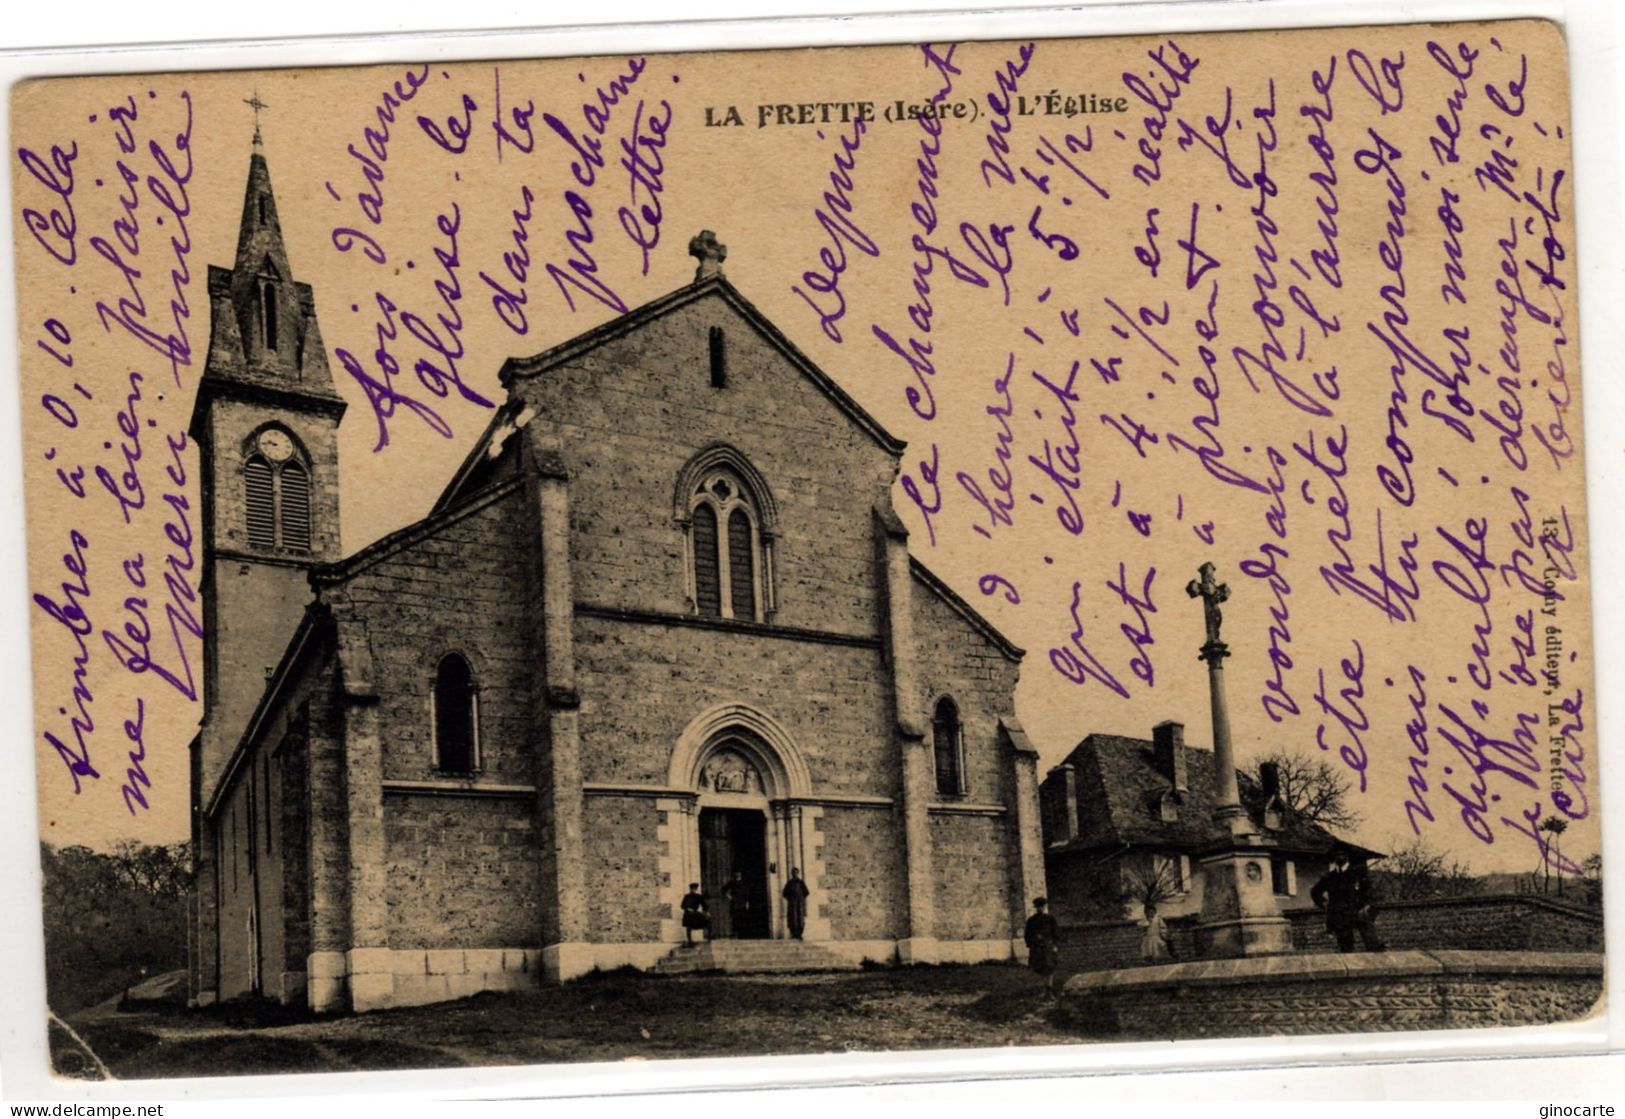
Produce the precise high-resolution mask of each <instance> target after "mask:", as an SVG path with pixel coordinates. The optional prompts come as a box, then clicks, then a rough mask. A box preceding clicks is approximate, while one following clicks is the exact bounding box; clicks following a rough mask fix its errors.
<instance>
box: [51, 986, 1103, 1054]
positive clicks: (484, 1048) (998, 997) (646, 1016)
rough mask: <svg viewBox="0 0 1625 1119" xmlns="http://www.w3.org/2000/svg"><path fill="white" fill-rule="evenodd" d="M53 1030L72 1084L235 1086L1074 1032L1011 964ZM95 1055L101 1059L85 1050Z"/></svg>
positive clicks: (1075, 1037)
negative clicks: (310, 1075)
mask: <svg viewBox="0 0 1625 1119" xmlns="http://www.w3.org/2000/svg"><path fill="white" fill-rule="evenodd" d="M69 1025H70V1026H71V1027H72V1029H73V1031H74V1032H75V1033H76V1034H77V1035H78V1038H79V1039H80V1040H81V1041H82V1043H83V1044H82V1045H80V1044H77V1043H75V1041H74V1039H73V1038H72V1037H71V1036H70V1035H69V1034H68V1033H67V1031H66V1030H61V1029H58V1028H56V1027H53V1029H52V1031H51V1034H52V1052H53V1056H54V1058H55V1060H56V1065H57V1068H58V1070H59V1071H60V1072H61V1073H62V1074H64V1075H70V1076H87V1077H91V1078H99V1077H100V1072H99V1070H98V1068H97V1067H96V1060H97V1059H99V1060H100V1062H101V1063H102V1064H103V1065H105V1067H106V1068H107V1069H109V1070H110V1071H111V1073H112V1075H114V1076H115V1077H120V1078H132V1077H162V1076H221V1075H240V1074H249V1073H273V1072H341V1071H357V1070H369V1069H412V1068H443V1067H460V1066H471V1065H530V1064H548V1063H554V1062H564V1061H615V1060H626V1059H629V1058H636V1059H645V1060H652V1059H660V1058H669V1057H716V1056H755V1055H764V1054H780V1055H787V1054H798V1053H832V1052H848V1051H853V1050H869V1051H876V1050H904V1049H943V1048H986V1047H993V1046H1006V1045H1056V1044H1068V1043H1076V1042H1079V1041H1083V1040H1086V1039H1085V1038H1083V1037H1081V1036H1080V1035H1079V1034H1078V1033H1077V1032H1076V1031H1075V1030H1072V1029H1069V1028H1067V1027H1066V1026H1065V1025H1064V1024H1063V1022H1062V1019H1061V1018H1060V1017H1059V1016H1058V1014H1057V1013H1056V1011H1055V1008H1054V1004H1053V1003H1052V1002H1051V1001H1050V1000H1049V999H1048V998H1047V997H1046V996H1045V995H1044V993H1043V990H1042V988H1041V985H1040V981H1039V980H1038V978H1037V977H1036V976H1034V975H1033V974H1032V973H1031V972H1029V971H1027V970H1025V969H1023V968H1019V967H1014V966H1010V965H982V966H974V967H968V966H943V967H916V968H907V969H896V970H874V971H863V972H835V973H822V974H806V975H780V976H724V975H710V976H695V977H683V978H676V977H663V976H650V975H644V974H642V973H638V972H626V973H619V972H618V973H613V974H609V975H593V976H588V977H586V978H584V979H581V980H579V981H577V982H575V983H571V984H568V985H566V986H563V987H552V988H544V989H542V990H537V991H528V992H523V993H513V994H485V995H478V996H475V997H474V998H470V999H464V1000H461V1001H459V1002H454V1003H445V1004H441V1005H437V1006H433V1007H418V1008H412V1009H404V1010H386V1011H377V1012H374V1013H370V1014H355V1015H343V1016H336V1017H323V1018H316V1017H312V1016H310V1015H308V1014H300V1013H294V1012H290V1011H288V1010H285V1009H282V1008H277V1007H265V1006H228V1007H213V1008H210V1009H208V1010H202V1011H197V1010H193V1011H188V1010H184V1009H182V1008H179V1007H172V1006H143V1007H140V1008H137V1009H125V1010H121V1009H119V1007H118V1003H117V1000H113V1001H110V1002H107V1003H103V1004H101V1005H100V1006H97V1007H93V1008H90V1009H88V1010H85V1011H82V1012H80V1013H78V1014H74V1015H71V1016H70V1018H69ZM86 1047H88V1049H89V1050H91V1051H93V1052H94V1057H92V1056H90V1055H89V1054H87V1053H86V1052H85V1051H84V1049H85V1048H86Z"/></svg>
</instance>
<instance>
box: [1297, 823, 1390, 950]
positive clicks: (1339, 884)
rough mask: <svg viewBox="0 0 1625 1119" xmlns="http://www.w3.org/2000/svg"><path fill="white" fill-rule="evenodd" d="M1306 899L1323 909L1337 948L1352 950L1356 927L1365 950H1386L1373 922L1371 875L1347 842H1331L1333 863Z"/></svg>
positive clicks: (1327, 925)
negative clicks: (1335, 939)
mask: <svg viewBox="0 0 1625 1119" xmlns="http://www.w3.org/2000/svg"><path fill="white" fill-rule="evenodd" d="M1309 900H1311V901H1313V902H1314V903H1315V905H1316V906H1317V907H1319V908H1321V909H1324V910H1325V911H1326V928H1327V930H1328V931H1329V932H1330V933H1331V934H1332V935H1333V936H1334V937H1336V938H1337V950H1338V951H1339V952H1352V951H1354V934H1355V932H1356V931H1358V932H1359V934H1360V942H1361V944H1362V945H1363V946H1364V948H1365V950H1366V951H1367V952H1386V951H1387V950H1388V948H1387V946H1386V945H1384V944H1383V942H1382V938H1381V937H1379V936H1378V935H1377V929H1376V926H1375V925H1373V924H1372V918H1373V917H1374V916H1375V913H1374V911H1373V909H1372V902H1373V901H1375V900H1376V899H1375V898H1374V897H1373V896H1372V892H1371V876H1370V875H1369V874H1368V873H1366V868H1365V861H1364V860H1363V859H1356V858H1354V852H1352V851H1350V850H1349V848H1348V846H1347V845H1346V844H1343V843H1334V844H1333V845H1332V865H1331V866H1330V868H1328V869H1327V871H1326V874H1325V876H1324V877H1323V878H1321V880H1320V881H1319V882H1316V883H1315V884H1314V886H1313V888H1311V889H1310V891H1309Z"/></svg>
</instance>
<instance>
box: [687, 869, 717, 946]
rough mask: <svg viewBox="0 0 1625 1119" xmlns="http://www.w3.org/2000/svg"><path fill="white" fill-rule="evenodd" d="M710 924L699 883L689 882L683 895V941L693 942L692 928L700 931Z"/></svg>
mask: <svg viewBox="0 0 1625 1119" xmlns="http://www.w3.org/2000/svg"><path fill="white" fill-rule="evenodd" d="M710 925H711V917H710V914H709V913H707V912H706V905H705V895H704V894H702V893H700V884H699V883H698V882H690V883H689V884H688V893H686V894H684V895H683V943H685V944H693V943H694V930H695V929H699V930H701V931H702V932H703V931H704V930H705V929H707V928H709V927H710Z"/></svg>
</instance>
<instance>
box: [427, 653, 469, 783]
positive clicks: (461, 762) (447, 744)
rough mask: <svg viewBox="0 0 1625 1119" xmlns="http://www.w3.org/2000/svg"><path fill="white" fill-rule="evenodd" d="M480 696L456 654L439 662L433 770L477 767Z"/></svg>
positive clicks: (436, 677) (462, 661)
mask: <svg viewBox="0 0 1625 1119" xmlns="http://www.w3.org/2000/svg"><path fill="white" fill-rule="evenodd" d="M479 715H480V696H479V691H478V689H476V688H475V686H474V673H473V671H472V670H471V669H470V668H469V667H468V662H467V661H466V660H464V659H463V658H462V656H461V655H460V654H458V653H447V654H446V655H445V656H444V657H441V658H440V664H439V666H438V667H437V668H436V669H435V676H434V758H435V762H434V766H435V768H436V769H437V770H439V771H440V772H442V773H473V772H474V771H475V770H476V769H477V768H478V767H479V744H480V743H479V737H480V736H479V727H480V718H479Z"/></svg>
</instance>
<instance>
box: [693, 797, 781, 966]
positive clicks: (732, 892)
mask: <svg viewBox="0 0 1625 1119" xmlns="http://www.w3.org/2000/svg"><path fill="white" fill-rule="evenodd" d="M700 890H701V892H702V893H704V894H705V899H706V904H707V905H709V906H710V910H711V935H712V937H714V938H721V937H733V938H735V939H761V938H763V937H765V936H767V935H768V924H769V920H768V915H769V911H770V905H769V899H768V892H767V817H766V816H765V815H764V814H763V813H762V812H760V811H759V810H756V809H738V808H705V809H701V810H700Z"/></svg>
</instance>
